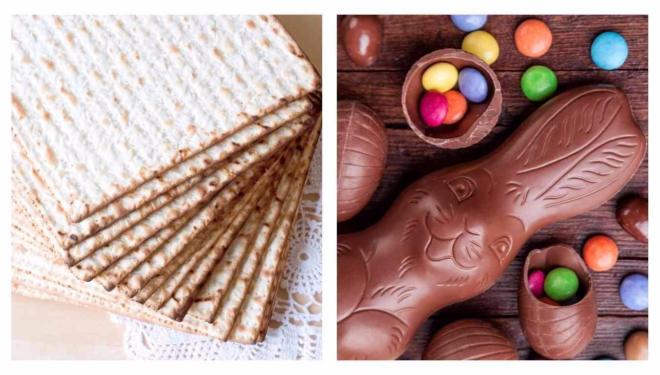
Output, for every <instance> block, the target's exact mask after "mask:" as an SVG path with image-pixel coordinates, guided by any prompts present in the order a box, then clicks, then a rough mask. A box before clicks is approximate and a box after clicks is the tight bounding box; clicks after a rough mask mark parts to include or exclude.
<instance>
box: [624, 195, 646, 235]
mask: <svg viewBox="0 0 660 375" xmlns="http://www.w3.org/2000/svg"><path fill="white" fill-rule="evenodd" d="M616 219H617V221H618V222H619V224H620V225H621V227H622V228H623V229H625V230H626V232H628V233H630V235H631V236H633V237H635V238H636V239H637V240H638V241H640V242H643V243H648V242H649V234H648V232H649V202H648V200H647V199H646V198H642V197H640V196H639V195H630V196H627V197H624V198H623V199H622V200H621V201H620V202H619V205H618V207H617V209H616Z"/></svg>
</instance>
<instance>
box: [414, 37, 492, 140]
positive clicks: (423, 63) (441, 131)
mask: <svg viewBox="0 0 660 375" xmlns="http://www.w3.org/2000/svg"><path fill="white" fill-rule="evenodd" d="M439 62H446V63H450V64H452V65H454V66H455V67H456V69H458V70H459V71H460V70H461V69H463V68H467V67H472V68H475V69H477V70H479V71H480V72H481V73H482V74H483V75H484V77H485V78H486V81H487V82H488V99H487V100H486V101H485V102H483V103H469V104H468V110H467V112H466V113H465V116H464V117H463V118H462V119H461V121H459V122H457V123H456V124H452V125H440V126H438V127H429V126H427V125H426V124H424V121H423V120H422V119H421V117H420V115H419V101H420V99H421V97H422V95H423V94H424V88H423V87H422V75H423V74H424V71H426V69H427V68H428V67H430V66H431V65H433V64H435V63H439ZM401 105H402V106H403V113H404V115H405V117H406V121H407V122H408V125H409V126H410V128H412V130H413V131H414V132H415V134H417V136H419V137H420V138H422V139H423V140H425V141H426V142H428V143H430V144H432V145H435V146H438V147H441V148H450V149H457V148H465V147H469V146H471V145H473V144H475V143H477V142H479V141H481V140H482V139H483V138H484V137H485V136H486V135H487V134H488V133H490V131H491V130H492V129H493V127H494V126H495V124H497V121H498V120H499V117H500V113H501V112H502V86H501V85H500V81H499V80H498V79H497V75H496V74H495V72H494V71H493V69H491V68H490V66H488V64H486V63H485V62H483V61H482V60H481V59H479V58H478V57H476V56H474V55H472V54H470V53H467V52H464V51H462V50H459V49H453V48H447V49H441V50H437V51H434V52H431V53H429V54H427V55H425V56H424V57H422V58H421V59H419V60H417V62H415V64H413V66H412V67H411V68H410V70H409V71H408V74H407V75H406V80H405V81H404V83H403V88H402V92H401Z"/></svg>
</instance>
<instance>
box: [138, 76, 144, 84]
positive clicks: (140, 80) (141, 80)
mask: <svg viewBox="0 0 660 375" xmlns="http://www.w3.org/2000/svg"><path fill="white" fill-rule="evenodd" d="M138 83H139V84H140V86H144V78H142V77H140V78H138Z"/></svg>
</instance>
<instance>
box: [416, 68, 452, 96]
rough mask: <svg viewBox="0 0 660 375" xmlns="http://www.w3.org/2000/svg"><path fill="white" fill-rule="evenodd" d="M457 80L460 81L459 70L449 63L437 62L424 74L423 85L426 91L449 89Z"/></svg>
mask: <svg viewBox="0 0 660 375" xmlns="http://www.w3.org/2000/svg"><path fill="white" fill-rule="evenodd" d="M456 82H458V70H456V67H455V66H453V65H452V64H449V63H444V62H441V63H435V64H433V65H431V66H430V67H428V68H427V69H426V70H425V71H424V74H423V75H422V86H423V87H424V90H426V91H431V90H436V91H440V92H445V91H449V90H451V89H453V88H454V86H456Z"/></svg>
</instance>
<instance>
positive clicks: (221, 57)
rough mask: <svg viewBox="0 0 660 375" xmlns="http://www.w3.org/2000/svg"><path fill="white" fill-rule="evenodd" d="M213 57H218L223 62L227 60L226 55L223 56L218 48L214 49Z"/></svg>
mask: <svg viewBox="0 0 660 375" xmlns="http://www.w3.org/2000/svg"><path fill="white" fill-rule="evenodd" d="M213 56H215V57H217V58H218V59H219V60H221V61H223V60H224V59H225V57H224V55H223V54H222V52H221V51H220V50H219V49H217V48H213Z"/></svg>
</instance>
